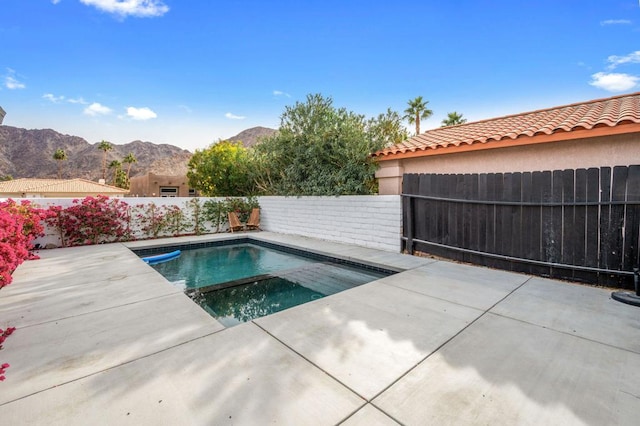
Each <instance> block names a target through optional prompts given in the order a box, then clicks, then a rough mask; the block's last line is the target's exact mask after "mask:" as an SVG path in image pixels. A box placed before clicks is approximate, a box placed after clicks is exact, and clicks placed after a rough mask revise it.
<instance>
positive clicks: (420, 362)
mask: <svg viewBox="0 0 640 426" xmlns="http://www.w3.org/2000/svg"><path fill="white" fill-rule="evenodd" d="M533 278H534V277H532V276H530V277H529V278H527V279H526V280H525V281H524V282H523V283H521V284H520V285H518V286H517V287H516V288H514V289H513V290H511V291H510V292H509V293H507V294H506V295H505V296H504V297H502V298H501V299H500V300H498V301H497V302H496V303H494V304H493V305H491V306H490V307H489V308H487V309H486V310H484V311H482V310H479V311H480V312H482V313H481V314H480V315H478V316H477V317H476V318H475V319H474V320H473V321H471V322H470V323H469V324H467V325H465V326H464V327H462V328H461V329H460V330H458V332H457V333H455V334H454V335H453V336H451V337H450V338H448V339H447V340H445V341H444V342H443V343H442V344H441V345H440V346H438V347H437V348H435V349H434V350H433V351H432V352H431V353H430V354H428V355H427V356H425V357H424V358H422V359H421V360H420V361H418V362H417V363H416V364H415V365H414V366H413V367H411V368H409V369H408V370H407V371H405V372H404V373H403V374H401V375H400V376H399V377H398V378H397V379H396V380H394V381H393V382H391V383H390V384H389V385H388V386H387V387H385V388H384V389H382V390H381V391H380V392H378V393H377V394H376V395H374V396H373V397H372V398H371V404H372V405H373V406H374V407H376V408H377V409H378V410H380V411H382V412H383V413H385V414H386V415H387V416H390V415H389V414H388V413H387V412H386V411H384V410H383V409H382V408H381V407H379V406H377V405H376V404H375V402H374V401H375V399H376V398H377V397H379V396H380V395H382V394H383V393H385V392H386V391H387V390H389V389H390V388H391V387H392V386H393V385H395V384H396V383H398V382H399V381H400V380H402V379H403V378H404V377H406V376H407V375H408V374H409V373H411V372H412V371H413V370H415V369H416V368H417V367H418V366H419V365H420V364H422V363H423V362H425V361H426V360H427V359H429V358H430V357H431V356H432V355H433V354H435V353H437V352H438V351H439V350H440V349H442V348H443V347H444V346H446V345H447V344H448V343H449V342H451V341H452V340H453V339H455V338H456V337H458V336H459V335H460V334H462V333H463V332H464V331H465V330H466V329H468V328H469V327H471V326H472V325H473V324H475V323H476V322H477V321H478V320H480V318H482V317H484V316H485V315H486V314H488V313H489V311H490V310H491V309H493V308H494V307H496V306H497V305H498V304H500V303H502V301H504V300H505V299H506V298H508V297H509V296H511V295H512V294H513V293H515V292H516V291H518V290H519V289H520V288H521V287H522V286H524V285H525V284H526V283H528V282H529V281H530V280H532V279H533ZM429 297H431V296H429ZM451 303H453V302H451ZM461 306H464V305H461ZM474 309H478V308H474ZM398 423H400V422H398Z"/></svg>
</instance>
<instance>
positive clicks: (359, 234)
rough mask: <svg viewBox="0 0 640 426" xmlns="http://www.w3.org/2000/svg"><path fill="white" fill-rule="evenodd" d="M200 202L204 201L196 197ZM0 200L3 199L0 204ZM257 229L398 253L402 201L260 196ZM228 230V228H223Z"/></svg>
mask: <svg viewBox="0 0 640 426" xmlns="http://www.w3.org/2000/svg"><path fill="white" fill-rule="evenodd" d="M200 199H201V200H202V201H205V200H207V198H202V197H200ZM190 200H193V198H189V197H185V198H158V197H156V198H125V199H123V201H125V202H126V203H127V204H129V205H132V206H135V205H139V204H146V203H149V202H153V203H155V204H156V205H158V206H160V205H177V206H180V207H181V208H183V207H184V206H185V203H186V202H188V201H190ZM0 201H1V200H0ZM29 201H31V202H33V203H35V204H37V205H39V206H40V207H45V208H46V207H48V206H50V205H59V206H63V207H68V206H70V205H71V204H72V200H71V199H53V198H43V199H29ZM258 202H259V203H260V228H261V229H262V230H264V231H272V232H278V233H282V234H294V235H302V236H307V237H314V238H318V239H322V240H328V241H336V242H343V243H349V244H356V245H360V246H364V247H371V248H377V249H381V250H387V251H393V252H399V251H400V232H401V226H402V211H401V204H400V196H397V195H389V196H380V195H373V196H344V197H259V198H258ZM225 229H226V227H225ZM35 242H36V243H38V244H40V245H42V246H46V245H47V244H48V243H52V244H55V245H59V244H60V240H59V237H58V234H57V232H56V231H55V230H54V229H49V230H47V235H46V236H45V237H42V238H39V239H38V240H36V241H35Z"/></svg>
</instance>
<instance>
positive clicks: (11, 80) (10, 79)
mask: <svg viewBox="0 0 640 426" xmlns="http://www.w3.org/2000/svg"><path fill="white" fill-rule="evenodd" d="M15 75H16V72H15V71H14V70H12V69H11V68H7V74H6V75H5V76H4V86H5V87H6V88H7V89H11V90H17V89H24V88H25V87H27V86H26V85H25V84H24V83H22V82H21V81H18V79H17V78H16V77H15Z"/></svg>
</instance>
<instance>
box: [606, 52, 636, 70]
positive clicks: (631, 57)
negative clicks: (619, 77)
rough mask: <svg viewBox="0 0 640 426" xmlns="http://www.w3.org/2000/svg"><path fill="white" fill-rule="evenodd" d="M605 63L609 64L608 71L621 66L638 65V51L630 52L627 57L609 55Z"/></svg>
mask: <svg viewBox="0 0 640 426" xmlns="http://www.w3.org/2000/svg"><path fill="white" fill-rule="evenodd" d="M607 62H609V66H608V67H607V69H610V70H612V69H614V68H616V67H617V66H618V65H622V64H637V63H640V50H636V51H635V52H631V53H629V54H628V55H624V56H617V55H611V56H609V57H608V58H607Z"/></svg>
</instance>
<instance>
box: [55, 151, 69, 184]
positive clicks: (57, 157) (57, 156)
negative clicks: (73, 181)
mask: <svg viewBox="0 0 640 426" xmlns="http://www.w3.org/2000/svg"><path fill="white" fill-rule="evenodd" d="M53 159H54V160H56V161H57V162H58V179H62V162H63V161H64V160H66V159H67V153H66V152H64V149H62V148H58V149H56V152H54V153H53Z"/></svg>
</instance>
